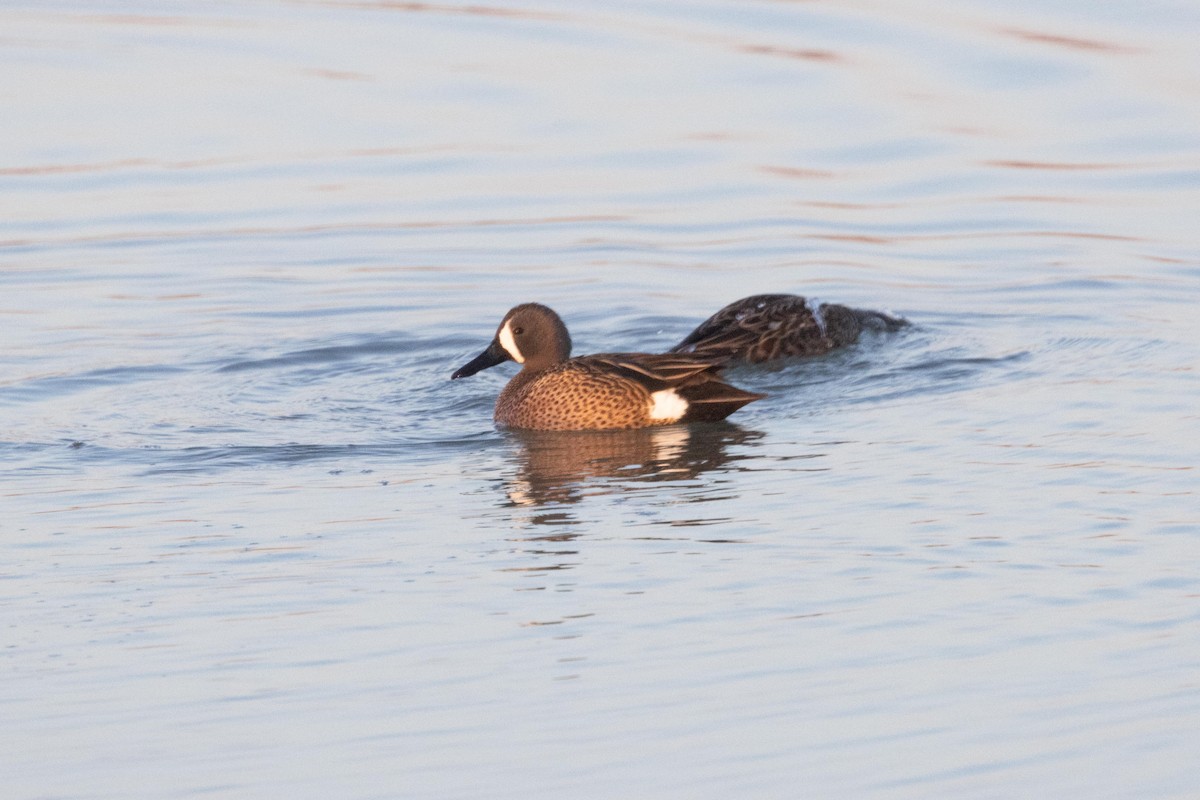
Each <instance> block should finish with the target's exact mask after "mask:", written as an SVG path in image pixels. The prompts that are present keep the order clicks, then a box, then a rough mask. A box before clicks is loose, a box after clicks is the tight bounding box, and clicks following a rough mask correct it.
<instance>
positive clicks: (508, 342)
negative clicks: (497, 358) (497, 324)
mask: <svg viewBox="0 0 1200 800" xmlns="http://www.w3.org/2000/svg"><path fill="white" fill-rule="evenodd" d="M500 346H501V347H503V348H504V349H505V350H507V351H508V354H509V355H510V356H512V360H513V361H515V362H517V363H518V364H524V363H525V356H523V355H521V348H519V347H517V342H516V340H515V339H513V334H512V320H511V319H510V320H509V321H508V322H506V323H504V327H503V328H501V329H500Z"/></svg>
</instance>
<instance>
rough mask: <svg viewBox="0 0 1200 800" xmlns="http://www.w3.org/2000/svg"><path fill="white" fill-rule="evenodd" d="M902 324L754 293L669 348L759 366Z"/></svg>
mask: <svg viewBox="0 0 1200 800" xmlns="http://www.w3.org/2000/svg"><path fill="white" fill-rule="evenodd" d="M903 324H904V321H903V320H899V319H896V318H894V317H890V316H888V315H886V314H883V313H881V312H878V311H869V310H866V309H857V308H850V307H848V306H843V305H838V304H836V303H822V304H820V305H817V304H815V303H812V302H810V301H808V300H806V299H805V298H803V297H801V296H800V295H794V294H760V295H754V296H752V297H745V298H743V299H741V300H738V301H737V302H734V303H730V304H729V305H727V306H725V307H724V308H722V309H721V310H720V311H718V312H717V313H716V314H713V315H712V316H711V317H709V318H708V319H706V320H705V321H704V322H702V323H700V325H699V326H698V327H697V328H696V329H695V330H694V331H692V332H691V333H690V334H688V335H687V337H686V338H684V340H683V341H682V342H680V343H679V344H677V345H676V346H675V347H674V348H672V351H673V352H677V353H696V354H698V355H705V356H711V357H713V358H718V359H724V360H727V361H735V360H736V361H748V362H750V363H755V364H757V363H762V362H764V361H774V360H776V359H780V358H791V357H794V356H814V355H821V354H822V353H827V352H829V351H830V350H834V349H836V348H838V347H845V346H846V345H849V344H853V343H854V342H856V341H858V337H859V334H861V333H862V331H863V328H864V327H868V328H876V329H881V330H895V329H897V328H899V327H900V326H901V325H903Z"/></svg>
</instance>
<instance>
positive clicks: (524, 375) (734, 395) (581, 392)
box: [451, 303, 764, 430]
mask: <svg viewBox="0 0 1200 800" xmlns="http://www.w3.org/2000/svg"><path fill="white" fill-rule="evenodd" d="M570 351H571V340H570V336H569V335H568V334H567V329H566V326H565V325H563V324H562V320H561V319H559V317H558V315H557V314H555V313H554V311H552V310H551V309H549V308H547V307H546V306H542V305H538V304H536V303H525V304H522V305H519V306H516V307H515V308H513V309H512V310H510V311H509V312H508V314H506V315H505V317H504V319H503V320H502V321H501V323H500V327H499V328H498V329H497V331H496V337H495V338H494V339H493V340H492V343H491V344H490V345H489V346H488V348H487V349H486V350H484V351H483V352H482V353H480V354H479V355H478V356H477V357H476V358H475V359H474V360H472V361H471V362H470V363H468V364H466V365H464V366H463V367H461V368H460V369H459V370H457V371H456V372H455V373H454V375H453V376H451V377H452V378H463V377H466V376H468V375H473V374H475V373H476V372H478V371H479V370H481V369H486V368H488V367H490V366H494V365H496V364H499V363H501V362H502V361H506V360H509V359H513V360H516V361H519V362H521V363H523V365H524V368H523V369H522V370H521V371H520V372H519V373H518V374H517V375H516V376H515V377H514V378H513V379H512V380H511V381H509V382H508V385H507V386H505V387H504V389H503V391H501V392H500V397H499V398H498V399H497V400H496V413H495V420H496V422H497V423H498V424H500V425H504V426H507V427H512V428H529V429H535V430H608V429H630V428H644V427H648V426H652V425H669V424H672V423H675V422H690V421H693V420H719V419H724V418H725V417H727V416H729V415H730V414H732V413H733V412H734V411H736V410H737V409H739V408H741V407H742V406H744V405H746V404H747V403H749V402H752V401H754V400H758V399H760V398H762V397H763V396H764V395H761V394H755V393H753V392H746V391H743V390H741V389H738V388H736V387H734V386H730V385H729V384H728V383H726V382H725V381H724V380H723V379H722V378H721V376H720V366H721V363H722V360H721V359H714V358H710V357H707V356H703V355H693V354H670V353H668V354H663V355H651V354H648V353H602V354H598V355H591V356H581V357H578V358H570ZM656 392H666V394H667V398H666V399H667V401H668V402H667V403H666V409H667V410H668V411H677V412H678V413H671V414H664V411H663V410H662V409H661V408H660V412H659V415H658V416H654V415H653V414H652V410H653V409H655V408H656V403H655V400H656V398H655V393H656Z"/></svg>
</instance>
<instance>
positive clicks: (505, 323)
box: [450, 303, 571, 380]
mask: <svg viewBox="0 0 1200 800" xmlns="http://www.w3.org/2000/svg"><path fill="white" fill-rule="evenodd" d="M570 357H571V336H570V335H569V334H568V333H567V326H566V325H564V324H563V321H562V319H560V318H559V316H558V314H555V313H554V311H553V310H552V309H550V308H547V307H546V306H544V305H542V304H540V303H522V304H521V305H519V306H514V307H513V308H512V309H510V310H509V312H508V313H507V314H505V315H504V319H503V320H501V321H500V327H498V328H497V329H496V336H495V338H493V339H492V343H491V344H489V345H488V347H487V349H486V350H484V351H483V352H482V353H480V354H479V355H477V356H475V358H473V359H471V360H470V361H469V362H467V363H466V364H464V365H463V366H461V367H459V368H458V369H457V370H455V372H454V374H453V375H451V376H450V380H455V379H457V378H466V377H468V376H470V375H474V374H475V373H476V372H479V371H480V370H485V369H487V368H488V367H494V366H496V365H497V364H501V363H503V362H505V361H509V360H512V361H516V362H517V363H518V364H523V365H524V366H525V369H530V370H539V369H545V368H546V367H549V366H551V365H552V364H557V363H558V362H560V361H566V360H567V359H568V358H570Z"/></svg>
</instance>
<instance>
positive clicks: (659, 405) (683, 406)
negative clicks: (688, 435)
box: [650, 389, 688, 422]
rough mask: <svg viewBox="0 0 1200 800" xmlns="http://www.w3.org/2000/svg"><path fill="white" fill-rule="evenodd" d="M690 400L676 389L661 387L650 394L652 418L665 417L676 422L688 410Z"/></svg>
mask: <svg viewBox="0 0 1200 800" xmlns="http://www.w3.org/2000/svg"><path fill="white" fill-rule="evenodd" d="M687 407H688V401H687V400H684V399H683V398H682V397H680V396H679V394H678V393H677V392H676V391H675V390H674V389H660V390H659V391H657V392H654V393H653V394H651V395H650V419H665V420H669V421H671V422H674V421H675V420H677V419H680V418H682V417H683V414H684V412H685V411H687Z"/></svg>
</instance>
